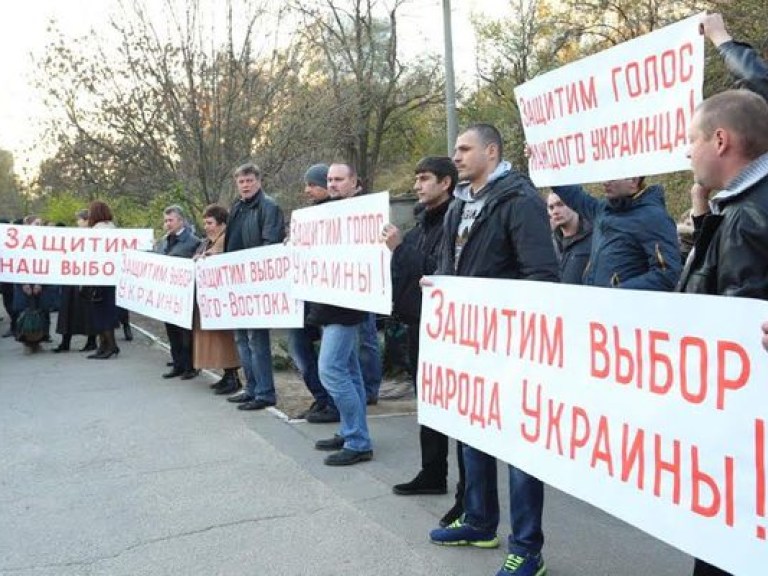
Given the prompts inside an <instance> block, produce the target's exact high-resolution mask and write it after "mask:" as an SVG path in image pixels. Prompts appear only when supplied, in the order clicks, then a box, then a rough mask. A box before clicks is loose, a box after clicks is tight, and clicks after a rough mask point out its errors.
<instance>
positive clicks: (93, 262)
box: [0, 224, 153, 286]
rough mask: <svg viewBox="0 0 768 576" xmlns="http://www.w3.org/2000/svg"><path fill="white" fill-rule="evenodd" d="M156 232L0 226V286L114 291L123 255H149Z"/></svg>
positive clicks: (127, 229)
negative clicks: (145, 252)
mask: <svg viewBox="0 0 768 576" xmlns="http://www.w3.org/2000/svg"><path fill="white" fill-rule="evenodd" d="M152 242H153V231H152V230H151V229H131V228H115V229H109V228H60V227H57V226H18V225H15V224H0V282H13V283H17V284H20V283H35V284H67V285H80V286H114V285H115V283H116V280H115V270H116V268H117V266H118V265H119V260H120V254H121V253H122V252H123V251H124V250H151V249H152Z"/></svg>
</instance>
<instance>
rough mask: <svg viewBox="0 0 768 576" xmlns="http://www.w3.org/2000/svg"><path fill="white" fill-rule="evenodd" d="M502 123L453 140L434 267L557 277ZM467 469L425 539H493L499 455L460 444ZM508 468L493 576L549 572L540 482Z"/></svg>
mask: <svg viewBox="0 0 768 576" xmlns="http://www.w3.org/2000/svg"><path fill="white" fill-rule="evenodd" d="M502 154H503V145H502V139H501V134H499V131H498V130H497V129H496V128H495V127H494V126H491V125H489V124H473V125H471V126H469V127H468V128H467V129H466V130H465V131H464V132H462V133H461V134H460V135H459V137H458V139H457V140H456V149H455V153H454V162H455V163H456V168H457V169H458V172H459V179H460V181H462V183H461V184H460V185H459V186H458V187H457V188H456V190H455V192H454V196H455V197H456V200H455V201H454V202H453V203H452V204H451V206H450V208H449V209H448V213H447V214H446V216H445V229H444V232H443V243H442V247H441V255H440V262H439V266H438V269H437V273H438V274H447V275H455V276H470V277H482V278H509V279H523V280H539V281H545V282H557V281H558V273H557V259H556V258H555V251H554V248H553V246H552V241H551V237H550V228H549V223H548V218H547V210H546V206H545V204H544V201H543V200H542V199H541V197H540V196H539V195H538V192H537V191H536V189H535V187H534V186H533V183H532V182H531V181H530V180H529V179H528V178H527V177H526V176H524V175H523V174H521V173H519V172H517V171H516V170H514V169H513V168H512V166H511V164H510V163H509V162H506V161H503V160H502ZM463 454H464V466H465V470H466V488H465V491H464V509H465V513H464V516H463V518H462V519H460V520H456V521H455V522H454V523H453V524H450V525H449V526H448V527H446V528H441V529H437V530H433V531H432V532H431V533H430V540H431V541H432V542H434V543H435V544H442V545H451V546H456V545H471V546H477V547H481V548H493V547H496V546H498V543H499V540H498V538H497V536H496V529H497V527H498V524H499V499H498V491H497V485H496V482H497V473H496V459H495V458H493V457H492V456H489V455H488V454H486V453H484V452H481V451H480V450H477V449H475V448H473V447H471V446H469V445H465V446H464V449H463ZM508 469H509V500H510V506H509V507H510V520H511V525H512V532H511V534H510V537H509V553H508V556H507V559H506V561H505V563H504V566H503V567H502V568H501V569H500V570H499V572H498V573H497V576H510V575H513V574H514V575H516V576H534V575H541V574H544V573H546V568H545V565H544V559H543V558H542V555H541V549H542V547H543V544H544V533H543V531H542V525H541V521H542V512H543V508H544V485H543V483H542V482H541V481H540V480H538V479H537V478H534V477H533V476H530V475H529V474H527V473H526V472H524V471H522V470H520V469H518V468H516V467H514V466H511V465H510V466H508Z"/></svg>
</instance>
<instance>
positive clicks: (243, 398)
mask: <svg viewBox="0 0 768 576" xmlns="http://www.w3.org/2000/svg"><path fill="white" fill-rule="evenodd" d="M251 400H253V396H251V395H250V394H248V392H246V391H245V390H243V391H242V392H240V394H235V395H234V396H230V397H229V398H227V402H233V403H235V404H243V403H245V402H250V401H251Z"/></svg>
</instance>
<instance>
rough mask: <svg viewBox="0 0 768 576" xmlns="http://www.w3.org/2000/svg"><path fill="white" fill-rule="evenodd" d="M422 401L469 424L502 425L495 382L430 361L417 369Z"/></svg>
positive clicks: (496, 426)
mask: <svg viewBox="0 0 768 576" xmlns="http://www.w3.org/2000/svg"><path fill="white" fill-rule="evenodd" d="M418 378H419V382H418V386H419V390H420V396H419V398H420V399H421V401H422V402H424V403H425V404H428V405H430V406H434V407H436V408H440V409H441V410H445V411H454V412H455V413H456V414H458V415H460V416H463V417H464V418H465V419H466V420H468V421H469V424H470V425H472V426H479V427H480V428H486V427H495V428H496V429H497V430H501V428H502V420H501V419H502V415H501V404H500V397H499V394H500V391H499V383H498V382H489V381H486V379H485V378H484V377H483V376H479V375H475V374H470V373H469V372H466V371H456V370H454V369H453V368H447V367H444V366H441V365H439V364H433V363H431V362H422V363H421V367H420V369H419V375H418Z"/></svg>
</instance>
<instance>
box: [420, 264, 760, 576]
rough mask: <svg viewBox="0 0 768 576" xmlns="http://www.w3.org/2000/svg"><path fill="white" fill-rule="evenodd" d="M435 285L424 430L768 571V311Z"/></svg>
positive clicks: (505, 283)
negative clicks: (765, 332) (764, 329)
mask: <svg viewBox="0 0 768 576" xmlns="http://www.w3.org/2000/svg"><path fill="white" fill-rule="evenodd" d="M433 280H434V286H432V287H429V288H425V289H424V292H423V306H422V324H421V352H420V355H419V374H418V388H419V422H420V423H421V424H425V425H427V426H429V427H431V428H435V429H437V430H440V431H442V432H444V433H446V434H448V435H450V436H453V437H455V438H458V439H459V440H461V441H462V442H466V443H468V444H471V445H472V446H475V447H476V448H479V449H480V450H483V451H485V452H487V453H489V454H493V455H494V456H496V457H498V458H500V459H502V460H504V461H506V462H509V463H511V464H514V465H515V466H518V467H520V468H522V469H524V470H526V471H527V472H529V473H531V474H533V475H534V476H536V477H538V478H541V479H542V480H543V481H544V482H546V483H548V484H551V485H553V486H555V487H557V488H559V489H560V490H564V491H565V492H568V493H570V494H573V495H574V496H576V497H578V498H581V499H582V500H585V501H587V502H590V503H591V504H594V505H596V506H599V507H600V508H602V509H604V510H606V511H607V512H609V513H611V514H613V515H615V516H617V517H619V518H622V519H623V520H626V521H627V522H630V523H631V524H633V525H635V526H637V527H639V528H641V529H643V530H645V531H646V532H648V533H650V534H652V535H653V536H655V537H657V538H660V539H662V540H665V541H666V542H668V543H670V544H672V545H674V546H676V547H678V548H680V549H682V550H684V551H685V552H687V553H689V554H692V555H694V556H697V557H699V558H703V559H705V560H707V561H708V562H710V563H712V564H715V565H718V566H720V567H722V568H723V569H725V570H728V571H729V572H732V573H734V574H739V575H740V576H762V575H764V574H765V573H766V566H768V541H766V536H767V534H768V517H767V514H768V509H766V489H767V488H768V464H767V462H768V446H766V434H767V431H766V421H768V352H766V351H764V350H763V349H762V348H761V346H760V334H761V331H760V324H761V322H763V321H765V320H768V302H764V301H758V300H750V299H743V298H723V297H715V296H698V295H685V294H670V293H658V292H639V291H633V290H611V289H606V288H591V287H582V286H569V285H560V284H549V283H542V282H525V281H510V280H487V279H479V278H449V277H439V276H438V277H433ZM639 311H642V312H639ZM576 572H578V569H576Z"/></svg>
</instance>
